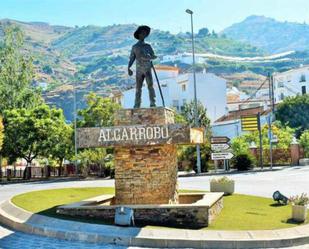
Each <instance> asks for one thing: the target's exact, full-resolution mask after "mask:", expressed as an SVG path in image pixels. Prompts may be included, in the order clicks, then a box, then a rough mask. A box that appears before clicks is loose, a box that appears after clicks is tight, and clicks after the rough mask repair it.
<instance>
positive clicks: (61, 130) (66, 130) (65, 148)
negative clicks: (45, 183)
mask: <svg viewBox="0 0 309 249" xmlns="http://www.w3.org/2000/svg"><path fill="white" fill-rule="evenodd" d="M50 140H51V144H52V146H51V147H50V150H49V152H50V154H51V157H52V158H54V159H56V160H57V163H58V165H59V171H58V173H59V176H61V174H62V165H63V160H64V159H65V158H67V159H68V158H71V157H72V155H73V151H74V146H73V128H72V126H70V125H68V124H66V123H65V120H64V116H63V115H62V116H60V117H59V120H58V127H57V129H56V130H55V133H54V134H53V135H52V136H51V138H50Z"/></svg>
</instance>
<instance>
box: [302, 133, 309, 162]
mask: <svg viewBox="0 0 309 249" xmlns="http://www.w3.org/2000/svg"><path fill="white" fill-rule="evenodd" d="M300 144H301V146H302V147H303V148H304V151H305V156H306V157H309V130H305V131H304V132H303V133H302V134H301V136H300Z"/></svg>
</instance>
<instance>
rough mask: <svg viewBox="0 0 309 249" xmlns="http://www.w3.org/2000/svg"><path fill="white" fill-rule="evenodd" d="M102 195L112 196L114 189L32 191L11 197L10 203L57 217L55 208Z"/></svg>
mask: <svg viewBox="0 0 309 249" xmlns="http://www.w3.org/2000/svg"><path fill="white" fill-rule="evenodd" d="M104 194H114V188H63V189H51V190H42V191H34V192H29V193H25V194H21V195H17V196H15V197H13V199H12V202H13V203H14V204H15V205H17V206H19V207H21V208H23V209H25V210H27V211H30V212H33V213H42V214H45V215H50V216H54V217H57V214H56V209H55V207H56V206H60V205H64V204H69V203H73V202H78V201H82V200H85V199H88V198H91V197H95V196H98V195H104Z"/></svg>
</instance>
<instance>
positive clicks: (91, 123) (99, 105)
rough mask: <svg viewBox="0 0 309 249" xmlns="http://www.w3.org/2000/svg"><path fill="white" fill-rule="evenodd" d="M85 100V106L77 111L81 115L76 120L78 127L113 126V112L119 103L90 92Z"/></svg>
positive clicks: (118, 106) (118, 107)
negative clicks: (77, 120)
mask: <svg viewBox="0 0 309 249" xmlns="http://www.w3.org/2000/svg"><path fill="white" fill-rule="evenodd" d="M86 101H87V107H86V108H85V109H82V110H80V111H79V112H78V115H79V116H80V117H81V118H80V120H79V122H78V126H79V127H103V126H113V124H114V122H113V114H114V113H115V111H117V110H118V109H120V105H118V104H116V103H114V102H112V100H111V99H109V98H102V97H100V96H98V95H96V94H95V93H90V94H89V95H88V96H87V97H86Z"/></svg>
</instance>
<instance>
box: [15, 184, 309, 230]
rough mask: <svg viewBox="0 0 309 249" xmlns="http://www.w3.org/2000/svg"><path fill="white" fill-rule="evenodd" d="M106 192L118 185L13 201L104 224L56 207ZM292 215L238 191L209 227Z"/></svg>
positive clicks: (282, 223) (281, 222) (252, 224)
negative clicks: (63, 211) (61, 210)
mask: <svg viewBox="0 0 309 249" xmlns="http://www.w3.org/2000/svg"><path fill="white" fill-rule="evenodd" d="M181 192H187V191H181ZM102 194H114V188H65V189H53V190H43V191H34V192H29V193H25V194H21V195H17V196H15V197H13V199H12V202H13V203H14V204H15V205H17V206H19V207H21V208H24V209H26V210H28V211H30V212H33V213H39V214H43V215H47V216H52V217H56V218H63V219H71V220H78V221H84V222H91V223H101V224H102V223H106V222H104V221H99V222H98V221H97V220H96V221H95V220H92V219H85V218H79V219H76V218H74V217H68V216H63V215H58V214H56V207H57V206H59V205H63V204H68V203H73V202H77V201H81V200H84V199H87V198H91V197H94V196H97V195H102ZM290 215H291V207H290V206H289V205H288V206H280V205H277V204H276V203H274V202H273V200H272V199H269V198H263V197H255V196H249V195H238V194H234V195H231V196H225V197H224V208H223V210H222V211H221V213H220V215H219V216H218V217H217V218H216V220H215V221H214V222H213V223H212V224H211V225H210V226H209V227H208V228H205V229H212V230H214V229H216V230H260V229H279V228H288V227H293V226H297V225H298V224H295V223H293V222H291V221H290V219H289V218H290ZM308 220H309V215H308Z"/></svg>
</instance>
